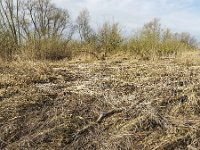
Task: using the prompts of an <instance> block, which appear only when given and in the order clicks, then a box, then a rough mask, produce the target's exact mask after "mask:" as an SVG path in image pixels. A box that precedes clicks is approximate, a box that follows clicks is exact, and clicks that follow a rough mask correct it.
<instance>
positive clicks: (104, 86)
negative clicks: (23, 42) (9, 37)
mask: <svg viewBox="0 0 200 150" xmlns="http://www.w3.org/2000/svg"><path fill="white" fill-rule="evenodd" d="M198 56H199V55H198V53H197V52H193V53H190V54H185V56H180V57H179V58H177V59H175V58H173V59H172V58H171V59H167V58H166V59H162V60H155V61H139V60H137V59H130V58H128V56H124V57H121V56H118V57H115V59H114V58H113V59H109V60H108V61H95V62H92V63H84V62H78V61H79V60H76V61H75V62H74V61H71V62H64V61H63V62H54V63H52V62H47V61H46V62H45V61H42V62H32V61H26V62H23V61H21V60H17V61H15V62H11V63H1V65H0V133H1V134H0V149H105V150H111V149H122V150H123V149H124V150H125V149H133V150H134V149H145V150H150V149H152V150H162V149H177V150H178V149H183V150H184V149H199V148H200V138H199V137H200V136H199V135H200V129H199V128H200V123H199V122H200V119H199V118H200V106H199V104H200V101H199V100H200V94H199V89H200V85H199V82H200V76H199V75H200V66H199V64H200V63H199V62H200V61H199V60H198V59H197V58H198ZM189 57H190V58H189ZM182 58H187V59H188V60H186V59H184V60H182ZM189 60H192V61H191V62H190V61H189Z"/></svg>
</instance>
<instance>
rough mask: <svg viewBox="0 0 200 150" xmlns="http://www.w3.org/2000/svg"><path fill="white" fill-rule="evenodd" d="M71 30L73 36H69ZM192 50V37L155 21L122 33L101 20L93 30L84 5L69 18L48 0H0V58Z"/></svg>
mask: <svg viewBox="0 0 200 150" xmlns="http://www.w3.org/2000/svg"><path fill="white" fill-rule="evenodd" d="M74 34H78V35H79V39H76V38H73V36H74ZM194 48H197V40H196V39H195V38H194V37H192V36H191V35H190V34H189V33H173V32H172V31H171V30H170V29H165V28H162V26H161V24H160V21H159V19H153V20H152V21H150V22H148V23H146V24H144V26H143V27H142V28H141V29H140V30H138V31H137V32H135V33H134V34H133V35H132V36H131V37H126V36H125V35H124V34H123V31H122V27H121V26H120V25H119V23H115V22H105V23H103V24H102V25H101V26H100V27H99V28H98V29H96V30H95V29H94V28H92V26H91V25H90V14H89V11H88V10H87V9H83V10H82V11H81V12H80V13H79V15H78V17H77V18H76V20H75V21H73V20H72V19H71V18H70V15H69V11H68V10H67V9H62V8H59V7H57V6H56V5H55V4H54V3H52V1H51V0H1V1H0V56H1V58H2V59H6V60H11V59H12V58H13V56H15V55H20V56H21V57H28V58H34V59H52V60H58V59H63V58H66V57H67V58H69V59H71V58H72V57H73V56H74V55H78V54H81V53H86V54H88V55H92V56H94V57H96V58H97V59H105V58H106V57H107V56H108V55H112V54H115V53H116V52H118V51H123V52H127V53H128V52H129V53H131V54H133V55H137V56H139V57H141V58H150V57H152V55H156V56H158V57H160V56H166V55H167V56H168V55H176V54H177V53H178V52H180V51H181V50H184V49H194Z"/></svg>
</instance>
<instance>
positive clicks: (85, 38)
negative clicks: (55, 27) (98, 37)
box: [76, 9, 93, 42]
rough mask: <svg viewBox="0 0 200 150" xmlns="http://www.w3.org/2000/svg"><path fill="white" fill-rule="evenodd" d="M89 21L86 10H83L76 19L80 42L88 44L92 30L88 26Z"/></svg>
mask: <svg viewBox="0 0 200 150" xmlns="http://www.w3.org/2000/svg"><path fill="white" fill-rule="evenodd" d="M89 21H90V15H89V11H88V10H87V9H83V10H82V11H81V12H80V14H79V16H78V17H77V19H76V24H77V27H78V33H79V36H80V39H81V42H90V41H91V39H92V37H93V30H92V28H91V26H90V24H89Z"/></svg>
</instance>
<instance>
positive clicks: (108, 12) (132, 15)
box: [53, 0, 200, 40]
mask: <svg viewBox="0 0 200 150" xmlns="http://www.w3.org/2000/svg"><path fill="white" fill-rule="evenodd" d="M53 2H54V3H56V4H57V6H59V7H63V8H67V9H68V10H69V12H70V14H71V16H72V19H74V20H75V18H76V17H77V15H78V14H79V11H80V10H82V9H84V8H87V9H88V10H89V12H90V16H91V24H92V26H93V27H98V26H100V25H101V24H102V22H104V21H108V20H110V21H115V22H119V23H120V25H121V27H122V28H123V29H124V30H123V31H124V32H127V33H131V32H134V30H137V29H138V28H139V27H141V26H142V25H143V24H144V23H145V22H148V21H150V20H152V19H153V18H159V19H160V20H161V23H162V25H163V27H168V28H170V29H172V31H174V32H189V33H191V34H192V35H194V36H195V37H197V38H198V40H200V0H53Z"/></svg>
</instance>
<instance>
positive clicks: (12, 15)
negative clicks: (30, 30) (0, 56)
mask: <svg viewBox="0 0 200 150" xmlns="http://www.w3.org/2000/svg"><path fill="white" fill-rule="evenodd" d="M20 4H21V3H20V2H19V0H16V1H14V0H1V1H0V18H1V21H0V24H1V29H3V30H5V31H8V32H10V33H11V36H12V38H13V39H14V41H15V43H16V44H17V45H19V43H20V41H21V40H20V39H21V36H20V34H21V33H20V24H19V11H20V10H19V9H20Z"/></svg>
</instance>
